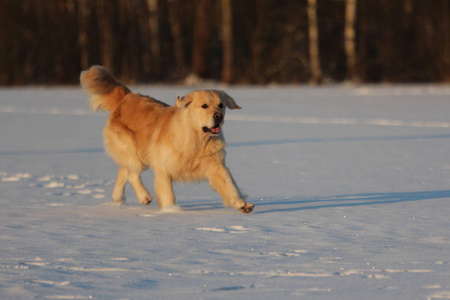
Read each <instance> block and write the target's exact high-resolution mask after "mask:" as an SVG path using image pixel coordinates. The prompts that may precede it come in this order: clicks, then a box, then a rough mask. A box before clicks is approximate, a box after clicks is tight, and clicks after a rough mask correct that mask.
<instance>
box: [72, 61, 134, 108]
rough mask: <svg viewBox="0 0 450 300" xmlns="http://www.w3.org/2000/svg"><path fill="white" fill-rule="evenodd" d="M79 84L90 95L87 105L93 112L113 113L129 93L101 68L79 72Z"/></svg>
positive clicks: (91, 68) (93, 67)
mask: <svg viewBox="0 0 450 300" xmlns="http://www.w3.org/2000/svg"><path fill="white" fill-rule="evenodd" d="M80 82H81V86H82V87H83V89H84V90H85V91H86V92H87V93H88V94H90V95H92V96H91V98H90V99H89V105H90V106H91V108H92V110H93V111H98V110H107V111H114V110H116V108H117V107H118V106H119V104H120V102H121V101H122V99H123V97H125V95H126V94H128V93H130V92H131V91H130V90H129V89H128V88H127V87H126V86H124V85H122V84H121V83H120V82H118V81H116V79H115V78H114V76H112V75H111V73H110V72H109V71H108V70H107V69H106V68H104V67H102V66H92V67H90V68H89V70H86V71H83V72H81V75H80Z"/></svg>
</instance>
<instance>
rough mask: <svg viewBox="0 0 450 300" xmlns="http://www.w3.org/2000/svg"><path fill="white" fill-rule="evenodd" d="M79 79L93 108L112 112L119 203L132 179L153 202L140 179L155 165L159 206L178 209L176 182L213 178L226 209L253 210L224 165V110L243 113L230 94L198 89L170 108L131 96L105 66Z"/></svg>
mask: <svg viewBox="0 0 450 300" xmlns="http://www.w3.org/2000/svg"><path fill="white" fill-rule="evenodd" d="M80 81H81V86H82V87H83V88H84V89H85V90H86V91H87V92H88V93H89V94H91V98H90V100H89V102H90V106H91V108H92V109H93V110H94V111H97V110H107V111H110V114H109V116H108V119H107V125H106V127H105V129H104V131H103V137H104V144H105V149H106V152H107V154H108V155H109V156H111V157H112V158H113V159H114V161H115V162H116V163H117V164H118V165H119V171H118V174H117V178H116V184H115V187H114V191H113V200H114V201H115V202H118V203H123V201H124V189H125V185H126V183H127V181H129V182H130V184H131V186H132V187H133V189H134V191H135V193H136V196H137V198H138V200H139V202H140V203H142V204H149V203H150V202H151V200H152V196H151V195H150V193H149V192H148V191H147V189H146V188H145V187H144V186H143V184H142V182H141V178H140V175H141V173H142V172H143V171H145V170H146V169H147V168H148V167H150V168H151V169H152V170H153V173H154V192H155V195H156V199H157V201H158V205H159V206H160V207H166V206H170V205H175V195H174V192H173V188H172V182H173V181H181V182H183V181H199V180H209V183H210V185H211V187H212V188H213V189H214V190H215V191H216V192H217V193H218V194H219V195H220V196H221V198H222V202H223V204H224V206H232V207H234V208H236V209H238V210H240V211H242V212H244V213H249V212H251V211H252V210H253V204H250V203H246V202H245V201H244V200H243V198H244V197H243V196H242V195H241V193H240V192H239V189H238V188H237V186H236V184H235V183H234V180H233V178H232V176H231V174H230V172H229V170H228V169H227V167H226V166H225V164H224V160H225V151H224V147H225V142H224V140H223V136H222V130H221V126H222V124H223V117H224V115H225V106H226V107H228V108H230V109H240V107H239V106H238V105H237V104H236V103H235V102H234V100H233V99H232V98H231V97H230V96H228V95H227V94H226V93H224V92H223V91H216V90H204V91H193V92H190V93H189V94H187V95H186V96H184V97H182V98H178V99H177V100H176V104H175V105H174V106H169V105H167V104H165V103H163V102H161V101H158V100H155V99H152V98H150V97H146V96H142V95H140V94H135V93H132V92H131V91H130V90H129V89H128V88H127V87H125V86H124V85H122V84H120V83H119V82H117V81H116V80H115V78H114V77H113V76H112V75H111V74H110V73H109V71H108V70H107V69H105V68H104V67H101V66H92V67H91V68H90V69H89V70H86V71H83V72H82V73H81V76H80Z"/></svg>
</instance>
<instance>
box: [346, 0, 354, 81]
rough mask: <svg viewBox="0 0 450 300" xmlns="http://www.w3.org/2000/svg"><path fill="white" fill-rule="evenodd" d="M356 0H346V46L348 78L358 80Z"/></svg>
mask: <svg viewBox="0 0 450 300" xmlns="http://www.w3.org/2000/svg"><path fill="white" fill-rule="evenodd" d="M355 19H356V0H345V29H344V39H345V40H344V47H345V55H346V57H347V80H350V81H356V80H357V79H356V51H355V37H356V34H355Z"/></svg>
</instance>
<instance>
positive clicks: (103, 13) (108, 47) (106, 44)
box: [97, 0, 114, 73]
mask: <svg viewBox="0 0 450 300" xmlns="http://www.w3.org/2000/svg"><path fill="white" fill-rule="evenodd" d="M110 5H112V4H111V3H109V1H107V0H97V17H98V25H99V31H100V58H101V62H102V65H103V66H104V67H106V68H107V69H109V70H110V71H111V72H113V73H114V61H113V60H114V59H113V58H114V34H113V28H112V20H111V6H110Z"/></svg>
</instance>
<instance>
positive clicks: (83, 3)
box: [78, 0, 90, 70]
mask: <svg viewBox="0 0 450 300" xmlns="http://www.w3.org/2000/svg"><path fill="white" fill-rule="evenodd" d="M89 3H90V1H89V0H80V1H78V28H79V29H78V47H79V48H80V66H81V69H82V70H86V69H87V68H89V48H88V30H89V10H90V5H89Z"/></svg>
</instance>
